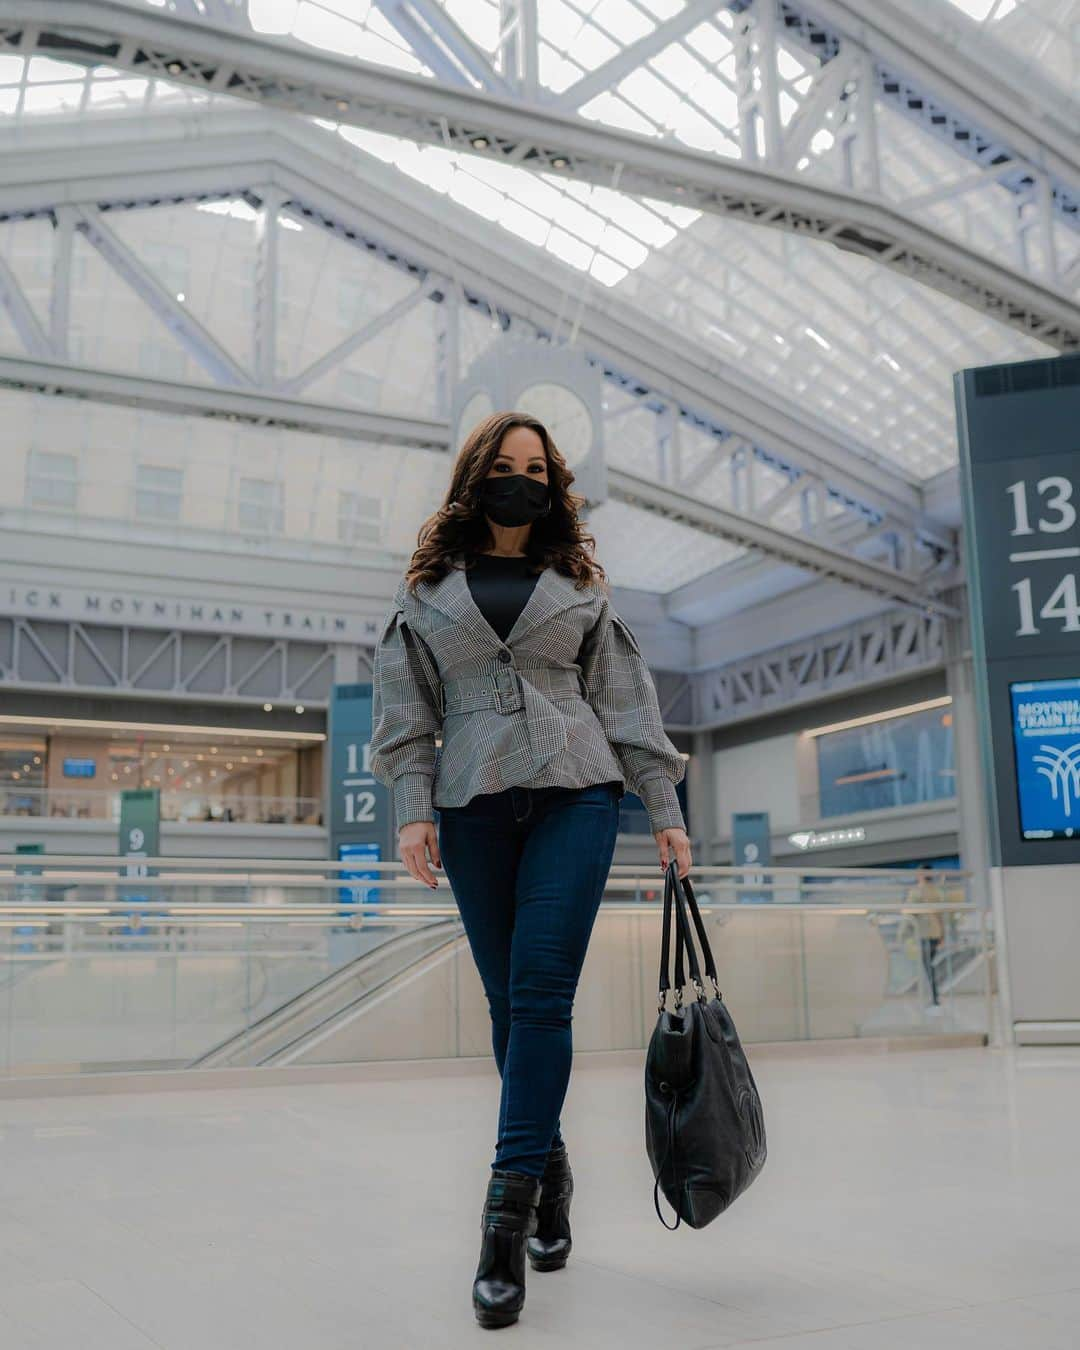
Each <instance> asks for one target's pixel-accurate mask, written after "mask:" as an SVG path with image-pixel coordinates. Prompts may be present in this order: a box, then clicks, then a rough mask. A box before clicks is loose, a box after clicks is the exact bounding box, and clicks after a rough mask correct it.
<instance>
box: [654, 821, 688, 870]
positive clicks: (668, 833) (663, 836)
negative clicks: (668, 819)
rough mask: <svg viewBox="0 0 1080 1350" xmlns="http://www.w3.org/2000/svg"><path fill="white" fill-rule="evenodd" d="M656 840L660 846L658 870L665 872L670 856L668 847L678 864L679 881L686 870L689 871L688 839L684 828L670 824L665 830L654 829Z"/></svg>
mask: <svg viewBox="0 0 1080 1350" xmlns="http://www.w3.org/2000/svg"><path fill="white" fill-rule="evenodd" d="M655 838H656V842H657V844H658V845H659V847H660V870H661V872H666V871H667V867H668V861H669V858H670V853H669V849H670V850H671V851H672V852H674V854H675V858H676V860H677V861H678V864H679V880H680V881H681V880H682V879H683V877H684V876H686V874H687V872H689V871H690V866H691V861H692V859H691V857H690V839H689V836H688V835H687V833H686V831H685V830H682V829H679V828H678V827H677V826H674V825H673V826H671V827H670V828H669V829H666V830H657V831H656V836H655Z"/></svg>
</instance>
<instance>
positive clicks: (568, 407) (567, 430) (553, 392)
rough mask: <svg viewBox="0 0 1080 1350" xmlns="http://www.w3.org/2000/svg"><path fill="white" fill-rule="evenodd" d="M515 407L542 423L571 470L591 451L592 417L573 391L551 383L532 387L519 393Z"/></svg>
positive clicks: (592, 438)
mask: <svg viewBox="0 0 1080 1350" xmlns="http://www.w3.org/2000/svg"><path fill="white" fill-rule="evenodd" d="M515 404H516V406H517V407H518V408H519V409H520V410H521V412H527V413H530V414H531V415H532V416H533V417H536V418H539V420H540V421H541V422H543V424H544V426H546V427H547V429H548V431H549V432H550V433H551V436H552V439H553V440H554V442H555V444H556V445H557V446H558V447H559V449H560V450H561V451H562V454H563V457H564V458H565V460H566V462H567V464H569V465H570V466H571V467H573V466H574V465H575V464H579V463H581V461H582V460H583V459H585V457H586V456H587V455H588V453H589V451H590V450H591V449H592V445H593V440H594V436H595V428H594V426H593V419H592V414H591V413H590V412H589V409H588V408H587V407H586V405H585V403H584V402H583V401H582V399H581V398H580V397H579V396H578V395H577V394H576V393H574V391H573V390H572V389H568V388H567V387H566V386H565V385H562V384H555V383H553V382H551V381H546V382H544V383H542V384H532V385H529V387H528V388H527V389H523V390H522V391H521V393H520V394H519V395H518V396H517V398H516V400H515Z"/></svg>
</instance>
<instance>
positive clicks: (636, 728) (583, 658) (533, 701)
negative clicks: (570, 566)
mask: <svg viewBox="0 0 1080 1350" xmlns="http://www.w3.org/2000/svg"><path fill="white" fill-rule="evenodd" d="M457 561H461V559H460V556H459V558H458V560H457ZM372 687H373V695H372V698H373V707H372V735H371V747H370V765H371V771H372V773H373V774H374V775H375V777H376V778H377V779H378V781H379V782H380V783H383V784H385V786H386V787H388V788H390V789H391V791H392V793H393V800H394V813H395V816H396V818H397V824H398V827H399V828H400V826H402V825H405V824H408V823H409V822H410V821H414V820H433V819H434V813H433V810H432V807H433V805H434V807H436V808H438V809H439V810H441V809H442V808H443V807H447V806H463V805H465V803H466V802H468V801H469V800H470V798H471V797H473V796H474V795H476V794H477V793H481V792H500V791H502V790H503V789H505V788H507V787H510V786H512V785H519V786H522V787H548V786H563V787H588V786H589V785H591V784H593V783H601V782H606V781H608V780H610V779H618V780H620V781H621V782H622V783H623V785H624V787H626V786H628V787H629V789H630V791H631V792H635V793H637V795H638V796H639V797H640V798H641V799H642V801H643V802H644V804H645V808H646V810H647V811H648V814H649V823H650V825H651V827H652V829H653V831H654V832H656V831H657V830H662V829H666V828H667V827H668V826H678V827H680V828H682V829H685V828H686V824H685V821H684V819H683V815H682V811H681V809H680V807H679V801H678V797H677V796H676V793H675V784H676V783H678V782H680V781H681V780H682V778H683V776H684V774H685V772H686V764H685V762H684V760H683V758H682V756H681V755H680V754H679V751H678V750H677V749H676V748H675V746H674V745H673V744H672V742H671V741H670V740H669V739H668V737H667V735H666V733H665V732H664V727H663V723H662V720H661V717H660V708H659V704H658V701H657V696H656V687H655V685H654V684H653V680H652V676H651V675H650V673H649V668H648V666H647V664H646V662H645V658H644V656H643V655H642V653H641V649H640V647H639V646H638V642H637V639H636V638H635V636H634V634H633V633H632V632H631V631H630V629H629V628H628V627H627V625H626V623H625V622H624V621H623V620H622V619H621V618H620V617H619V615H618V614H616V613H615V611H614V609H612V607H611V604H610V603H609V601H608V598H607V596H606V595H605V594H604V592H603V591H602V590H601V589H600V587H599V586H598V585H597V584H595V583H592V584H590V585H589V586H588V587H587V588H585V589H581V590H579V589H577V587H576V585H575V583H574V580H573V578H571V577H566V576H564V575H563V574H562V573H561V572H558V571H556V569H555V568H553V567H547V568H545V569H544V571H543V572H541V573H540V575H539V576H538V577H537V580H536V585H535V586H534V588H533V591H532V593H531V594H530V596H529V599H528V601H527V602H526V604H525V607H524V608H523V609H522V611H521V613H520V614H519V615H518V617H517V619H516V621H515V622H514V625H513V627H512V628H511V630H510V632H509V634H508V635H507V638H506V641H505V642H504V641H503V640H502V639H501V638H500V637H499V635H498V634H497V633H496V632H495V630H494V629H493V628H492V627H491V625H490V624H489V623H488V621H487V619H485V617H484V615H483V613H482V612H481V610H480V608H479V606H478V605H477V604H476V602H475V600H474V599H473V598H472V592H471V591H470V589H469V583H468V580H467V578H466V575H465V571H464V569H463V568H461V567H459V566H456V565H454V563H453V562H452V564H451V567H450V570H449V571H448V572H447V573H446V575H445V576H443V577H440V578H439V580H438V581H436V582H434V583H432V582H428V581H421V582H419V583H418V584H417V587H416V593H415V594H413V593H412V592H411V591H409V589H408V588H407V587H406V585H405V578H404V577H402V579H401V581H400V582H399V584H398V588H397V591H396V593H395V595H394V599H393V603H392V606H391V608H390V611H389V613H388V614H387V615H386V617H385V618H384V620H383V623H382V628H381V630H380V633H379V637H378V640H377V643H376V648H375V656H374V666H373V674H372ZM440 733H441V739H442V744H441V746H440V747H439V749H438V752H436V746H435V738H436V736H437V735H440Z"/></svg>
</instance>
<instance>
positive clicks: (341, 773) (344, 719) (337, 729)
mask: <svg viewBox="0 0 1080 1350" xmlns="http://www.w3.org/2000/svg"><path fill="white" fill-rule="evenodd" d="M329 739H330V754H329V756H328V759H329V773H328V780H329V781H328V784H327V801H328V802H329V803H330V856H331V858H334V859H337V858H340V857H341V856H342V855H341V853H340V846H341V845H343V844H360V843H377V844H379V845H381V846H382V850H383V856H384V857H392V856H393V854H392V851H391V850H390V843H391V830H392V821H391V819H390V817H391V815H392V806H391V802H390V795H389V793H388V792H387V790H386V788H385V787H384V786H383V784H382V783H380V782H379V781H378V779H377V778H376V777H375V775H374V774H373V773H372V772H371V685H370V684H336V685H334V688H333V691H332V694H331V699H330V719H329Z"/></svg>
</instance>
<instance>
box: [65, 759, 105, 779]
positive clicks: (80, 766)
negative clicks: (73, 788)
mask: <svg viewBox="0 0 1080 1350" xmlns="http://www.w3.org/2000/svg"><path fill="white" fill-rule="evenodd" d="M96 773H97V760H94V759H65V760H64V777H65V778H93V777H94V775H95V774H96Z"/></svg>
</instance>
